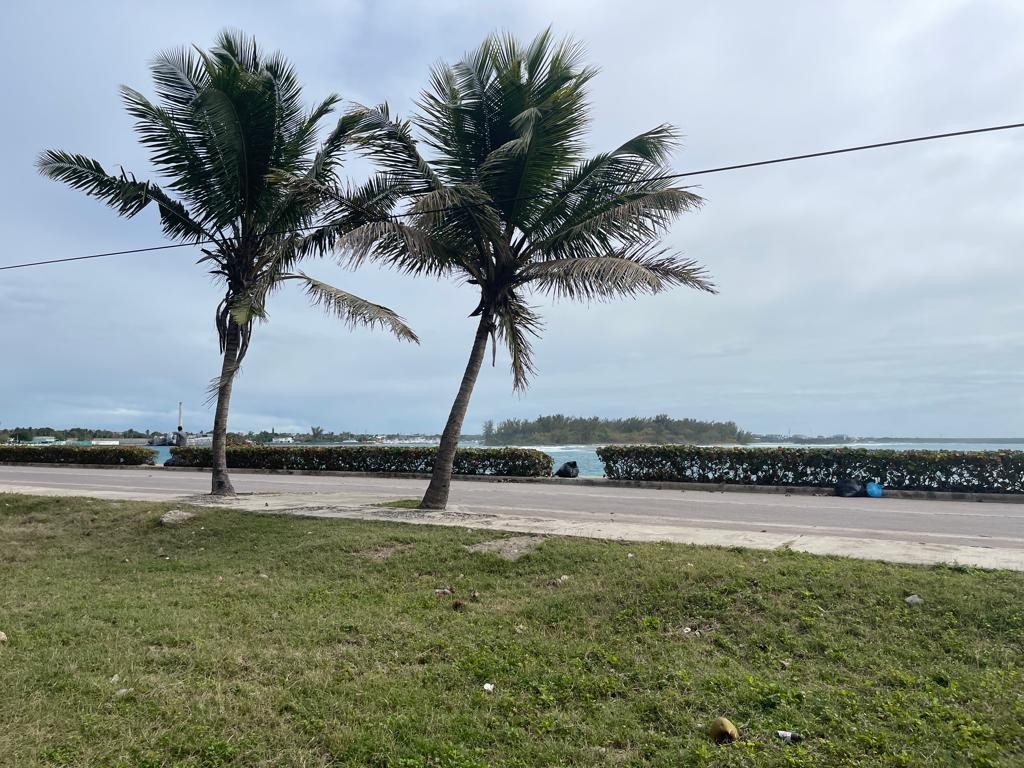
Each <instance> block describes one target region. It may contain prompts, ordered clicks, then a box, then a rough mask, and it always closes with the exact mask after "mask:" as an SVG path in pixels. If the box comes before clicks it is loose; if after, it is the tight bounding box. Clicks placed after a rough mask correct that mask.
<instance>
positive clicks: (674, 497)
mask: <svg viewBox="0 0 1024 768" xmlns="http://www.w3.org/2000/svg"><path fill="white" fill-rule="evenodd" d="M232 481H233V482H234V484H235V488H236V490H237V491H238V492H239V493H240V494H276V495H278V496H279V498H287V499H290V500H291V502H290V503H292V504H293V506H294V507H301V506H302V505H303V504H309V505H312V506H326V505H331V504H334V505H358V504H365V503H367V502H375V501H383V500H393V499H399V498H412V497H418V496H419V495H420V494H421V493H422V492H423V489H424V488H425V486H426V482H425V481H424V480H410V479H386V478H363V477H331V476H300V475H257V474H235V475H233V476H232ZM209 482H210V481H209V475H208V474H206V473H199V472H183V471H167V470H159V469H153V470H149V469H130V470H111V469H80V468H60V467H12V466H0V491H27V492H37V493H38V492H44V493H56V494H61V495H80V496H97V497H101V498H126V499H127V498H134V499H143V500H174V499H183V498H187V497H189V496H193V495H197V494H203V493H206V492H207V491H208V490H209ZM281 494H284V496H281ZM251 502H252V500H250V506H252V503H251ZM268 506H269V505H268ZM274 506H275V507H277V508H280V509H288V507H287V506H282V505H281V504H275V505H274ZM450 509H453V510H464V511H466V512H468V513H472V514H473V515H475V516H476V517H477V518H480V519H484V518H493V519H495V520H499V521H500V520H501V519H502V518H503V517H507V518H510V519H517V520H543V521H545V522H546V523H548V524H549V525H550V524H552V523H557V524H562V525H564V528H565V532H566V533H571V532H573V531H574V530H577V529H580V528H581V527H582V526H593V525H594V524H598V523H600V524H602V525H604V524H614V526H615V530H621V529H622V527H623V526H627V527H628V526H634V527H637V529H643V528H645V527H646V528H647V529H654V528H656V529H657V530H667V529H670V528H672V527H678V528H679V529H680V530H682V529H686V530H692V529H702V530H709V529H710V530H718V531H722V532H723V533H724V532H729V531H733V532H747V533H761V534H779V535H792V536H819V537H820V536H827V537H839V538H849V539H858V540H878V541H882V542H907V543H921V544H930V545H953V546H962V547H983V548H989V549H999V550H1019V551H1021V552H1024V504H999V503H990V502H989V503H983V502H957V501H917V500H907V499H885V498H882V499H841V498H836V497H831V496H827V497H826V496H821V497H819V496H782V495H774V494H772V495H767V494H765V495H762V494H752V493H710V492H704V491H677V490H653V489H638V488H614V487H600V486H597V487H595V486H577V485H565V486H559V485H552V484H531V483H487V482H458V481H457V482H455V483H453V485H452V495H451V505H450ZM1002 555H1003V556H1010V552H1008V551H1007V552H1004V553H1002Z"/></svg>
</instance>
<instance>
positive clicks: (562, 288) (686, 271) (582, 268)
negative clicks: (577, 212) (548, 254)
mask: <svg viewBox="0 0 1024 768" xmlns="http://www.w3.org/2000/svg"><path fill="white" fill-rule="evenodd" d="M520 281H521V284H527V283H528V284H530V285H531V287H533V288H534V289H535V290H538V291H540V292H542V293H546V294H548V295H549V296H552V297H554V298H562V299H574V300H583V301H603V300H607V299H612V298H619V297H635V296H642V295H645V294H655V293H661V292H662V291H665V290H668V289H669V288H672V287H674V286H679V285H682V286H686V287H688V288H694V289H697V290H700V291H706V292H708V293H715V292H716V289H715V286H714V284H713V283H712V282H711V281H710V280H709V279H708V276H707V274H706V272H705V271H704V270H703V269H702V268H701V267H700V266H699V265H698V264H697V263H696V262H695V261H692V260H688V259H683V258H682V257H680V256H679V255H678V254H675V253H672V252H671V251H669V250H668V249H666V248H660V247H658V246H657V245H656V244H653V243H647V244H643V245H634V246H630V247H628V248H623V249H621V250H620V251H618V252H613V253H610V254H608V255H606V256H591V257H586V258H564V259H552V260H549V261H541V262H536V263H534V264H531V265H529V266H528V267H526V268H525V269H524V270H523V271H522V273H521V277H520Z"/></svg>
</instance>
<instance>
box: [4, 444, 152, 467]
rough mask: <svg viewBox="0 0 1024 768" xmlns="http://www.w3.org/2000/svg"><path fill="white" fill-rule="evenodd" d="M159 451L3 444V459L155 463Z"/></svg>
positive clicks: (133, 463)
mask: <svg viewBox="0 0 1024 768" xmlns="http://www.w3.org/2000/svg"><path fill="white" fill-rule="evenodd" d="M155 458H156V451H154V450H151V449H150V448H146V447H144V446H141V445H0V462H8V461H9V462H18V463H22V462H23V463H34V464H124V465H126V466H136V465H139V464H152V463H153V460H154V459H155Z"/></svg>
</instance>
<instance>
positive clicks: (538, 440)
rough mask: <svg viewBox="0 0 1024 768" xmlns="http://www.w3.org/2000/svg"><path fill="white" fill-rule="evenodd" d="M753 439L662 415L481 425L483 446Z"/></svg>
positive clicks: (730, 428) (732, 429)
mask: <svg viewBox="0 0 1024 768" xmlns="http://www.w3.org/2000/svg"><path fill="white" fill-rule="evenodd" d="M752 438H753V435H751V433H749V432H744V431H743V430H741V429H740V428H739V427H737V426H736V423H735V422H732V421H700V420H699V419H673V418H671V417H669V416H667V415H665V414H659V415H657V416H632V417H630V418H626V419H601V418H598V417H596V416H593V417H590V418H586V417H580V416H563V415H562V414H557V415H555V416H539V417H537V418H536V419H534V420H532V421H530V420H528V419H505V420H504V421H502V422H500V423H499V424H498V425H497V426H495V424H494V422H493V421H487V422H484V431H483V442H484V444H485V445H545V444H571V443H577V444H599V443H600V444H607V443H651V444H659V445H660V444H668V443H697V444H730V443H748V442H750V441H751V439H752Z"/></svg>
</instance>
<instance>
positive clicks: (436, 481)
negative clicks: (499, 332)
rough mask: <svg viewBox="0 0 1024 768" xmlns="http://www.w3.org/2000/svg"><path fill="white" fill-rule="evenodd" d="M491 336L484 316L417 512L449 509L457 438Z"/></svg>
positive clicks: (488, 314) (487, 316)
mask: <svg viewBox="0 0 1024 768" xmlns="http://www.w3.org/2000/svg"><path fill="white" fill-rule="evenodd" d="M490 333H491V318H490V313H488V312H484V313H483V314H482V315H481V316H480V325H479V326H477V329H476V337H475V338H474V339H473V352H472V353H471V354H470V356H469V362H468V363H467V364H466V372H465V373H464V374H463V375H462V385H461V386H460V387H459V394H458V395H456V396H455V402H454V403H453V404H452V411H451V413H450V414H448V423H447V424H445V427H444V432H442V433H441V445H440V446H439V447H438V449H437V459H436V460H435V461H434V471H433V473H432V474H431V476H430V485H428V486H427V492H426V493H425V494H423V501H421V502H420V509H444V508H445V507H446V506H447V505H448V491H449V490H450V488H451V483H452V467H453V466H454V464H455V449H456V448H458V447H459V437H460V436H461V435H462V422H463V421H464V420H465V418H466V411H467V410H468V409H469V399H470V398H471V397H472V396H473V387H475V386H476V379H477V376H479V375H480V366H481V365H482V364H483V361H484V353H485V352H486V351H487V337H488V336H489V335H490Z"/></svg>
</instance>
